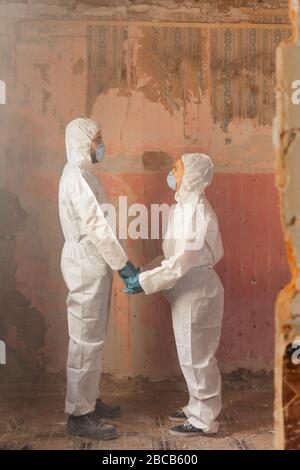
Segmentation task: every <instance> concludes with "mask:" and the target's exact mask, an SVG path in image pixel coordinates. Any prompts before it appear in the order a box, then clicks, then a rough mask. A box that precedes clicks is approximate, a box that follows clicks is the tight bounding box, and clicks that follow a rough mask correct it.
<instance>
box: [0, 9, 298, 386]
mask: <svg viewBox="0 0 300 470" xmlns="http://www.w3.org/2000/svg"><path fill="white" fill-rule="evenodd" d="M91 3H92V2H89V4H88V3H87V2H86V3H81V4H80V3H78V2H69V3H67V2H64V3H62V2H56V3H55V2H52V4H51V6H48V7H47V5H46V4H45V2H43V1H39V2H19V3H18V4H16V3H12V2H1V1H0V7H1V8H0V17H2V20H1V21H0V57H1V68H0V70H1V77H0V79H2V80H4V81H5V82H6V85H7V104H6V105H4V106H2V105H1V107H0V126H1V134H0V139H1V146H0V153H1V157H0V164H1V172H0V175H1V187H3V188H4V189H5V190H6V191H9V192H10V193H13V194H15V195H16V197H18V201H19V204H20V206H21V207H22V209H23V210H24V211H25V212H26V214H27V216H26V223H25V224H24V226H22V227H21V228H20V230H18V231H17V233H16V234H15V245H14V252H13V254H12V257H13V260H11V266H12V282H13V290H12V292H18V293H19V294H20V295H21V296H22V299H24V298H25V299H27V304H28V306H29V307H30V308H31V309H34V312H35V319H36V320H37V323H38V325H40V326H39V328H36V329H34V331H32V332H31V335H33V338H31V339H30V342H31V341H33V339H35V340H36V343H34V344H35V345H36V346H35V348H36V349H34V348H33V349H32V348H31V349H30V354H31V358H32V357H33V356H34V357H36V358H38V360H39V363H41V369H43V368H44V367H46V368H47V370H48V371H53V372H58V371H62V370H64V368H65V359H66V346H67V340H68V338H67V323H66V309H65V296H66V290H65V287H64V284H63V280H62V277H61V274H60V268H59V264H60V252H61V247H62V243H63V240H62V234H61V229H60V225H59V220H58V211H57V189H58V182H59V177H60V173H61V170H62V168H63V165H64V162H65V149H64V128H65V126H66V124H67V123H68V122H69V121H70V120H71V119H73V118H74V117H76V116H78V115H85V114H88V115H90V116H91V117H92V118H93V119H95V120H97V121H98V122H99V124H100V125H101V127H102V131H103V136H104V140H105V143H106V147H107V156H106V159H105V161H104V163H103V164H102V165H101V166H100V165H99V167H97V175H98V177H99V179H101V181H102V182H103V184H104V186H105V188H106V190H107V193H108V196H109V198H110V199H111V200H112V201H113V202H114V203H116V204H117V202H118V197H119V196H120V195H127V196H128V203H129V204H130V203H133V202H143V203H145V204H146V205H148V206H150V204H151V203H162V202H171V200H172V193H171V191H170V190H169V189H168V187H167V185H166V175H167V172H168V171H169V169H170V168H171V165H172V161H173V160H174V159H175V158H176V157H178V156H180V155H181V154H182V153H184V152H189V151H203V152H206V153H208V154H209V155H211V156H212V158H213V160H214V162H215V166H216V176H215V179H214V182H213V184H212V186H211V188H209V192H208V197H209V198H210V200H211V202H212V203H213V205H214V207H215V209H216V211H217V213H218V215H219V217H220V224H221V231H222V234H223V238H224V244H225V257H224V259H223V260H222V262H221V263H220V264H219V266H218V267H217V269H218V272H219V274H220V276H221V278H222V281H223V283H224V286H225V292H226V299H225V315H224V327H223V332H222V343H221V347H220V350H219V359H220V363H221V367H222V368H223V370H232V369H236V368H238V367H244V368H247V369H252V370H259V369H264V370H270V369H272V367H273V345H274V335H273V333H274V325H273V304H274V300H275V296H276V293H277V292H278V291H279V290H280V288H281V287H282V286H283V285H284V284H285V282H286V279H287V276H288V272H287V266H286V260H285V252H284V246H283V243H282V234H281V231H280V227H279V217H278V210H277V206H278V200H277V193H276V190H275V188H274V155H273V148H272V144H271V126H270V124H271V117H272V114H273V112H274V96H273V93H272V89H273V84H274V68H275V67H274V50H275V47H276V45H277V44H278V43H279V42H280V40H282V39H285V38H287V37H288V36H289V25H286V24H285V21H286V11H285V8H284V4H285V3H284V2H281V1H278V2H272V3H271V2H263V3H262V2H257V3H255V4H253V2H239V1H235V2H234V1H232V2H217V3H216V8H212V5H211V3H208V2H201V4H200V3H199V5H198V4H197V2H186V3H185V4H184V5H182V4H181V3H180V6H179V3H178V2H175V1H174V2H164V5H163V6H160V5H159V4H158V3H157V2H151V3H150V2H147V5H143V4H142V3H139V2H124V3H122V2H118V5H117V6H116V7H110V8H107V7H105V6H99V5H100V4H101V2H98V3H97V5H98V6H97V7H94V5H91ZM93 3H96V2H93ZM102 3H103V2H102ZM125 3H126V8H125V6H124V5H125ZM122 5H123V6H122ZM130 12H131V13H130ZM196 12H197V14H196ZM254 13H255V18H254ZM5 15H6V18H4V16H5ZM101 15H102V16H101ZM109 18H110V20H109V21H108V19H109ZM112 18H114V21H111V19H112ZM218 18H219V19H221V20H222V23H221V24H219V23H216V22H215V21H217V19H218ZM152 19H155V20H156V22H155V23H154V22H152ZM129 20H130V21H129ZM185 20H186V21H187V22H185V23H183V21H185ZM254 22H255V23H254ZM160 246H161V242H160V241H157V240H136V241H132V240H129V241H128V250H129V256H130V258H132V260H133V261H134V262H135V263H136V264H137V265H143V264H145V263H147V262H148V261H149V260H150V259H151V258H152V257H154V256H155V255H156V254H159V253H160V249H161V248H160ZM7 249H8V248H7ZM121 288H122V286H121V282H120V280H119V279H118V278H116V279H115V284H114V294H113V302H112V311H111V321H110V326H109V339H108V341H107V344H106V351H105V361H104V370H105V371H107V372H110V373H113V374H119V375H123V376H124V375H126V376H128V375H144V376H147V377H152V378H163V377H169V376H174V375H176V374H177V373H179V370H178V363H177V357H176V350H175V346H174V340H173V333H172V326H171V319H170V312H169V307H168V305H167V303H166V301H165V300H164V298H163V297H162V296H161V295H155V296H147V297H146V296H134V297H130V298H128V297H126V296H125V295H124V294H123V293H122V292H121ZM0 290H1V287H0ZM19 318H20V321H23V322H27V324H28V319H29V318H30V316H28V310H27V306H25V305H24V306H23V307H22V308H21V310H20V314H19ZM43 322H44V323H43ZM33 323H34V322H33ZM6 324H7V323H6ZM3 331H4V333H3V334H4V336H5V338H4V339H7V337H8V333H7V332H8V331H9V329H6V330H3ZM0 339H2V338H1V333H0ZM37 339H38V340H39V341H37ZM9 344H12V345H13V344H15V343H14V342H13V341H12V342H11V343H9ZM18 344H19V343H18ZM30 344H33V343H32V342H31V343H30ZM22 347H23V346H22ZM19 350H20V348H19V346H17V347H16V348H15V354H16V355H17V356H18V354H20V358H21V359H22V357H23V356H22V355H21V353H20V351H19ZM8 352H9V351H8ZM9 354H10V352H9ZM30 361H31V362H30V363H32V360H30ZM19 366H20V367H21V368H22V366H23V359H22V360H20V361H19ZM5 367H6V366H5ZM4 370H5V369H4ZM6 370H8V368H7V369H6Z"/></svg>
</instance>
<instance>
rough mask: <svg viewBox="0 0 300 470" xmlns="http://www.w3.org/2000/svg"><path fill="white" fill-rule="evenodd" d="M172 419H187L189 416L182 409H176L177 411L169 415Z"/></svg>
mask: <svg viewBox="0 0 300 470" xmlns="http://www.w3.org/2000/svg"><path fill="white" fill-rule="evenodd" d="M168 418H169V420H170V421H185V420H186V419H187V416H186V414H185V412H184V411H183V410H182V409H181V410H177V411H175V413H172V414H170V415H169V416H168Z"/></svg>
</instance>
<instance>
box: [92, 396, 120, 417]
mask: <svg viewBox="0 0 300 470" xmlns="http://www.w3.org/2000/svg"><path fill="white" fill-rule="evenodd" d="M95 413H96V416H97V418H100V419H113V418H119V416H120V415H121V408H120V407H119V406H118V405H106V404H105V403H103V401H102V400H100V399H97V401H96V407H95Z"/></svg>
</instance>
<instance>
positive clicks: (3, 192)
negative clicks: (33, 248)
mask: <svg viewBox="0 0 300 470" xmlns="http://www.w3.org/2000/svg"><path fill="white" fill-rule="evenodd" d="M0 213H1V221H0V253H1V255H0V256H1V259H0V276H1V284H0V339H1V340H4V342H5V344H6V353H7V357H6V365H5V366H2V367H1V369H0V374H1V379H2V380H3V379H4V380H5V379H8V380H9V379H10V378H11V377H12V376H13V378H14V379H16V378H18V377H20V378H22V377H25V376H26V378H27V380H28V379H29V380H33V381H35V380H36V379H37V378H38V377H39V376H40V373H41V372H42V371H43V370H44V365H45V359H44V354H43V346H44V341H45V334H46V324H45V319H44V317H43V315H42V314H41V313H40V312H39V311H38V310H36V309H35V308H32V307H30V300H29V299H26V297H24V296H23V295H22V294H21V293H20V292H18V290H17V287H16V281H15V274H16V269H17V267H16V263H15V259H14V256H15V249H16V234H17V232H18V231H20V230H22V229H23V227H24V222H25V220H26V218H27V213H26V212H25V211H24V209H23V208H22V207H21V205H20V201H19V198H18V196H17V195H15V194H14V193H12V192H10V191H9V190H7V189H6V188H0Z"/></svg>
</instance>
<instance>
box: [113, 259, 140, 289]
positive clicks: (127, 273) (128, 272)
mask: <svg viewBox="0 0 300 470" xmlns="http://www.w3.org/2000/svg"><path fill="white" fill-rule="evenodd" d="M118 273H119V275H120V276H121V278H122V281H123V282H124V284H125V286H126V287H127V283H126V281H127V279H128V278H130V277H132V276H135V275H136V274H137V273H139V269H136V267H135V266H134V265H133V264H132V262H131V261H127V263H126V266H124V268H122V269H120V270H119V271H118Z"/></svg>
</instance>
